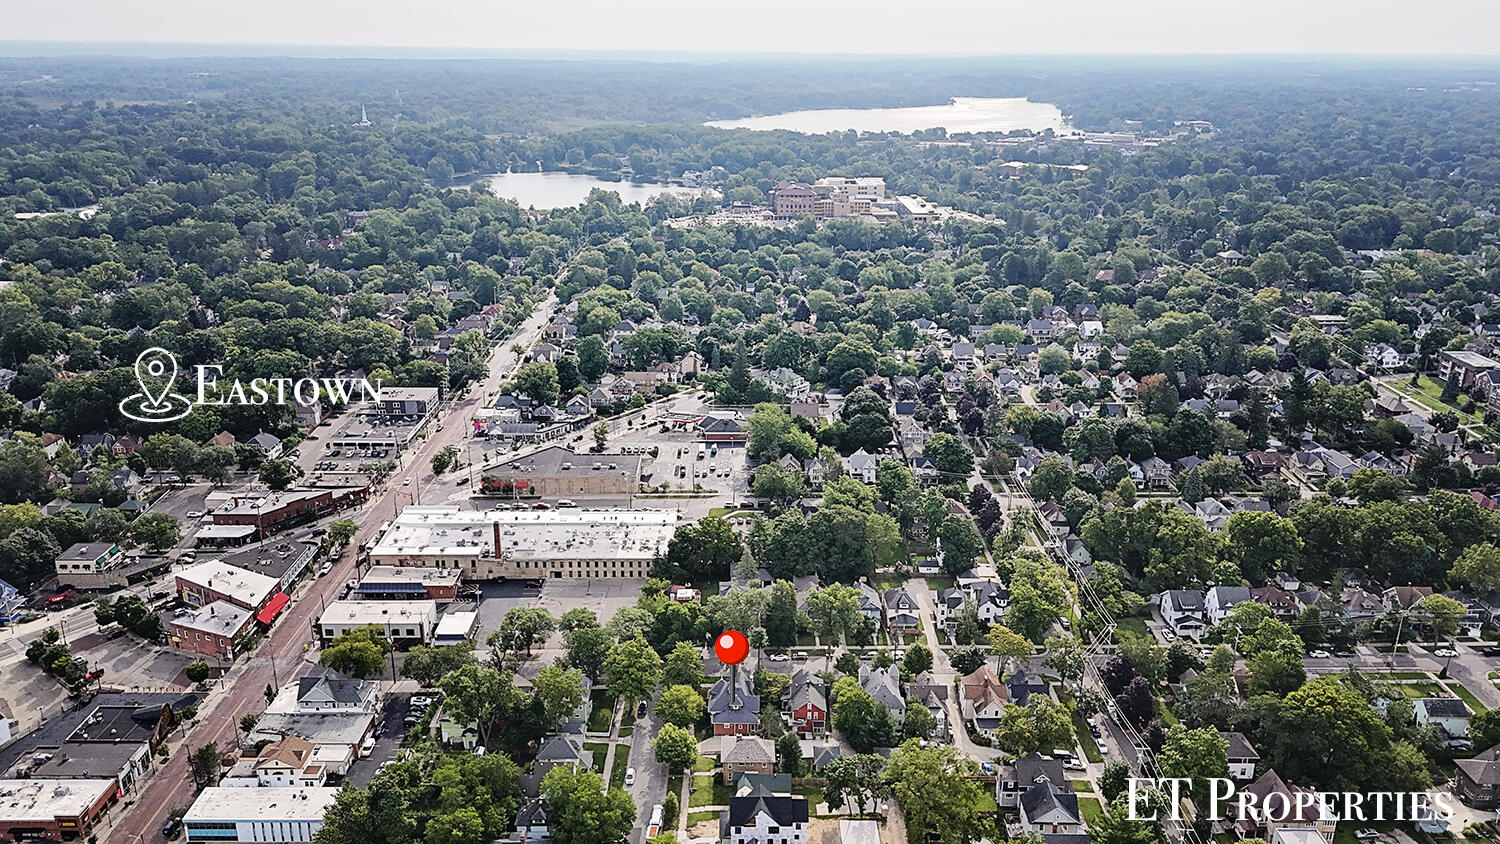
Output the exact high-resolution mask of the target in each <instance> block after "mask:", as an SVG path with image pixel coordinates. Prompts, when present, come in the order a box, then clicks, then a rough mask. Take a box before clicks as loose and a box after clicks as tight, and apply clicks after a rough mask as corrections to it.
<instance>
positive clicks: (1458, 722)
mask: <svg viewBox="0 0 1500 844" xmlns="http://www.w3.org/2000/svg"><path fill="white" fill-rule="evenodd" d="M1411 703H1412V710H1413V711H1414V712H1415V713H1416V716H1417V726H1419V727H1429V726H1434V725H1435V726H1437V727H1439V728H1440V729H1442V731H1443V732H1444V733H1445V734H1446V735H1447V736H1449V737H1450V738H1463V737H1464V736H1467V735H1468V734H1469V715H1470V712H1469V707H1468V704H1466V703H1464V702H1463V701H1462V700H1460V699H1458V698H1456V697H1419V698H1417V699H1416V700H1414V701H1412V702H1411Z"/></svg>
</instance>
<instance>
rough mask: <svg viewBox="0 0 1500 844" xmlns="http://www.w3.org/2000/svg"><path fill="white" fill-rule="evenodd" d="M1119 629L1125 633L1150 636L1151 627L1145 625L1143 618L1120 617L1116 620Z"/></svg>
mask: <svg viewBox="0 0 1500 844" xmlns="http://www.w3.org/2000/svg"><path fill="white" fill-rule="evenodd" d="M1117 624H1118V628H1117V629H1119V630H1121V631H1123V632H1126V633H1134V634H1135V635H1137V636H1145V637H1146V638H1148V639H1149V638H1151V628H1149V627H1147V626H1146V619H1144V618H1122V619H1119V620H1118V621H1117Z"/></svg>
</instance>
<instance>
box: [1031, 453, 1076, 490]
mask: <svg viewBox="0 0 1500 844" xmlns="http://www.w3.org/2000/svg"><path fill="white" fill-rule="evenodd" d="M1072 486H1073V470H1071V469H1069V468H1068V464H1066V463H1064V462H1062V461H1061V460H1059V459H1057V458H1055V457H1048V458H1047V459H1045V460H1043V461H1042V462H1041V463H1038V464H1037V467H1036V471H1034V472H1033V473H1032V474H1031V480H1030V481H1029V482H1028V485H1027V491H1028V492H1030V493H1031V497H1032V498H1035V499H1036V500H1037V501H1046V500H1047V499H1049V498H1052V499H1060V498H1062V497H1063V495H1064V494H1066V493H1067V491H1068V490H1069V489H1071V488H1072Z"/></svg>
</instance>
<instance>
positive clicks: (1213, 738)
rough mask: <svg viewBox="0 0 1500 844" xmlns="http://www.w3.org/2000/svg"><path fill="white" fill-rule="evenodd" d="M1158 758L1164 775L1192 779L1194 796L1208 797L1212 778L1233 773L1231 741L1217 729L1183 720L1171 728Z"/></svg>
mask: <svg viewBox="0 0 1500 844" xmlns="http://www.w3.org/2000/svg"><path fill="white" fill-rule="evenodd" d="M1156 761H1157V764H1158V765H1160V766H1161V772H1162V775H1163V776H1167V777H1182V778H1184V779H1191V780H1192V781H1193V783H1192V789H1191V794H1192V796H1193V797H1194V798H1195V799H1198V800H1206V799H1207V798H1208V795H1209V782H1208V781H1209V780H1210V779H1212V778H1215V777H1227V776H1229V742H1227V741H1225V740H1224V739H1223V738H1220V737H1219V732H1218V731H1217V730H1214V729H1208V728H1205V729H1197V730H1190V729H1188V728H1187V727H1184V726H1183V725H1181V724H1173V725H1172V727H1171V728H1169V729H1168V730H1167V740H1166V743H1165V744H1164V745H1163V746H1162V751H1161V753H1160V754H1158V755H1157V757H1156Z"/></svg>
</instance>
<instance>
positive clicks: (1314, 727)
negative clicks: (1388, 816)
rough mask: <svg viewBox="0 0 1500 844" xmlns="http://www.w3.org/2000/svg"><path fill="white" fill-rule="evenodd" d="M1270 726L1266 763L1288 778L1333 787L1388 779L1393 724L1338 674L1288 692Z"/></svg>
mask: <svg viewBox="0 0 1500 844" xmlns="http://www.w3.org/2000/svg"><path fill="white" fill-rule="evenodd" d="M1266 729H1267V730H1268V731H1267V732H1264V733H1263V735H1266V736H1270V737H1272V738H1271V741H1270V742H1269V743H1268V746H1267V747H1265V748H1264V750H1266V751H1267V752H1266V753H1265V754H1264V755H1265V757H1266V763H1267V765H1268V766H1273V767H1275V769H1276V772H1277V773H1279V774H1281V775H1282V776H1283V777H1285V778H1286V779H1288V780H1291V781H1293V782H1297V783H1298V784H1302V783H1307V784H1308V786H1309V787H1320V788H1326V789H1328V790H1343V789H1344V788H1346V787H1347V788H1376V787H1380V786H1382V785H1383V784H1385V783H1386V782H1388V780H1387V778H1386V777H1385V776H1383V773H1388V771H1389V769H1388V765H1389V763H1390V757H1389V754H1390V750H1391V730H1390V727H1388V726H1386V724H1385V722H1384V721H1382V720H1381V718H1380V716H1379V715H1378V714H1377V713H1376V712H1375V710H1374V709H1372V708H1371V707H1370V705H1369V703H1368V701H1366V700H1365V697H1364V695H1362V694H1361V693H1360V692H1359V691H1358V690H1356V689H1355V688H1353V687H1352V686H1350V685H1348V684H1347V683H1345V682H1343V681H1342V680H1340V679H1339V678H1336V677H1320V678H1318V679H1316V680H1311V681H1309V682H1308V683H1306V684H1305V685H1303V686H1302V687H1301V688H1299V689H1297V690H1296V691H1293V692H1291V693H1290V694H1288V695H1287V696H1286V697H1285V698H1283V699H1282V700H1281V701H1280V705H1279V706H1278V707H1276V709H1275V711H1274V712H1273V713H1271V720H1270V722H1269V723H1268V724H1267V725H1266Z"/></svg>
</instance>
